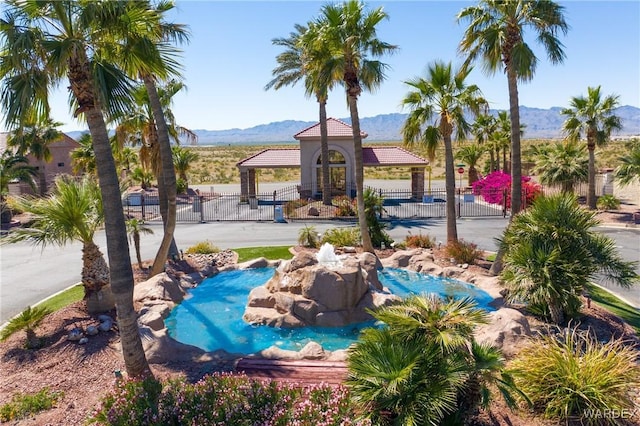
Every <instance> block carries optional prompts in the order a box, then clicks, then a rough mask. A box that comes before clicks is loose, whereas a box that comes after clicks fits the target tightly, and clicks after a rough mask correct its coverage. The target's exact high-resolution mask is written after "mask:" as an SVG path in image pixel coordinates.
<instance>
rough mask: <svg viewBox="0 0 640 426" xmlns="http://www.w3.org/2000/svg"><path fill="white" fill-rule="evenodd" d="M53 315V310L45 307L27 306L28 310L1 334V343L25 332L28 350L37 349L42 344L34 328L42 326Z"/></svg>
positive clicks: (12, 320) (10, 322) (11, 322)
mask: <svg viewBox="0 0 640 426" xmlns="http://www.w3.org/2000/svg"><path fill="white" fill-rule="evenodd" d="M50 313H51V310H49V309H48V308H45V307H44V306H36V307H33V308H32V307H31V306H27V309H25V310H24V311H22V312H21V313H20V315H18V316H17V317H15V318H13V319H11V320H10V321H9V323H8V324H7V325H6V326H5V327H4V328H3V329H2V332H0V342H3V341H5V340H7V339H8V338H9V336H11V335H13V334H15V333H17V332H18V331H21V330H24V331H25V333H26V334H27V340H26V342H25V343H26V347H27V349H35V348H37V347H39V346H40V344H41V342H40V339H38V336H37V335H36V332H35V330H34V328H36V327H37V326H38V324H40V323H41V322H42V321H43V320H44V318H45V317H46V316H47V315H49V314H50Z"/></svg>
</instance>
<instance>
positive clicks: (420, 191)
mask: <svg viewBox="0 0 640 426" xmlns="http://www.w3.org/2000/svg"><path fill="white" fill-rule="evenodd" d="M423 195H424V167H412V168H411V198H413V199H414V200H422V196H423Z"/></svg>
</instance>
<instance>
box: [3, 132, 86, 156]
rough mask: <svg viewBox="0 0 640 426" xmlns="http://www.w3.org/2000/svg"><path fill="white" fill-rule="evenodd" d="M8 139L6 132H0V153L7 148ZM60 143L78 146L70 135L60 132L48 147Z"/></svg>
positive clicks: (59, 144)
mask: <svg viewBox="0 0 640 426" xmlns="http://www.w3.org/2000/svg"><path fill="white" fill-rule="evenodd" d="M8 139H9V133H8V132H0V155H2V153H4V152H5V151H6V150H7V149H9V147H8V145H7V143H8ZM62 145H69V146H70V147H72V148H76V147H78V146H79V145H78V142H77V141H76V140H75V139H73V138H72V137H71V136H69V135H67V134H66V133H62V136H61V137H60V139H58V140H56V141H55V142H52V143H51V144H50V145H49V147H50V148H53V147H56V146H62Z"/></svg>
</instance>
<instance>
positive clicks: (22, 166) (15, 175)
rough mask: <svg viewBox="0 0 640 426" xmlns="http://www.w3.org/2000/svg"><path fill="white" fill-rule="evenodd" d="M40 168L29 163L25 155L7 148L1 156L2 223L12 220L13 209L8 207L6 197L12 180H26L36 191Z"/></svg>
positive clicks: (0, 212)
mask: <svg viewBox="0 0 640 426" xmlns="http://www.w3.org/2000/svg"><path fill="white" fill-rule="evenodd" d="M37 176H38V169H36V168H35V167H34V166H30V165H29V160H27V157H25V156H24V155H18V154H14V153H13V152H11V151H9V150H7V151H4V152H3V153H2V155H1V156H0V217H1V218H2V223H8V222H10V221H11V210H10V209H9V208H7V205H6V197H7V195H8V194H9V184H10V183H11V182H24V183H27V184H29V186H30V187H31V188H32V189H33V190H34V191H35V189H36V182H35V179H36V177H37Z"/></svg>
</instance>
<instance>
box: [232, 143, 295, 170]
mask: <svg viewBox="0 0 640 426" xmlns="http://www.w3.org/2000/svg"><path fill="white" fill-rule="evenodd" d="M236 166H238V167H249V168H271V167H273V168H278V167H300V150H299V149H298V148H285V149H265V150H262V151H260V152H258V153H257V154H254V155H252V156H251V157H247V158H245V159H244V160H240V161H239V162H238V163H237V164H236Z"/></svg>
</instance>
